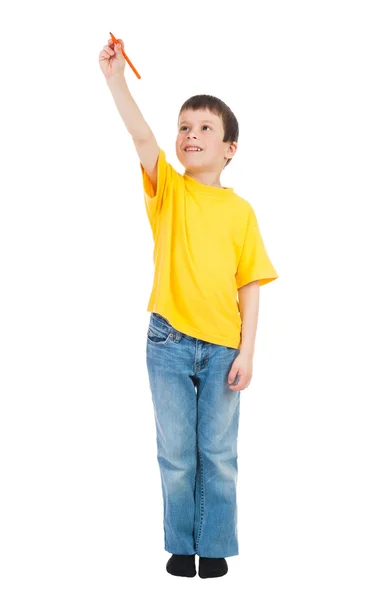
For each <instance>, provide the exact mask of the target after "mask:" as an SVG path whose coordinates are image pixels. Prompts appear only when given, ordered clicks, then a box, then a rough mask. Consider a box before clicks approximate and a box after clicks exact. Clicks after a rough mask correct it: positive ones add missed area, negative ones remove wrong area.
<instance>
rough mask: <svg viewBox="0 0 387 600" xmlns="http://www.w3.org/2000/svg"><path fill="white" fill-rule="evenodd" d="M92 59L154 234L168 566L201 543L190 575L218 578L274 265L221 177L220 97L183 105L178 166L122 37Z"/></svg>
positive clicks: (156, 369) (154, 380) (182, 570)
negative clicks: (138, 177)
mask: <svg viewBox="0 0 387 600" xmlns="http://www.w3.org/2000/svg"><path fill="white" fill-rule="evenodd" d="M119 42H120V43H121V45H122V47H123V42H122V40H119ZM99 60H100V66H101V69H102V71H103V73H104V75H105V77H106V80H107V83H108V86H109V89H110V91H111V93H112V95H113V98H114V100H115V102H116V105H117V108H118V110H119V112H120V114H121V116H122V119H123V121H124V123H125V125H126V127H127V129H128V131H129V133H130V134H131V135H132V138H133V142H134V145H135V147H136V150H137V153H138V156H139V159H140V167H141V173H142V178H143V188H144V196H145V208H146V212H147V216H148V219H149V223H150V226H151V229H152V235H153V240H154V244H155V245H154V262H155V273H154V280H153V288H152V292H151V296H150V299H149V303H148V307H147V310H148V312H150V313H151V315H150V322H149V328H148V332H147V348H146V359H147V368H148V373H149V381H150V387H151V392H152V401H153V405H154V412H155V422H156V431H157V451H158V452H157V458H158V463H159V467H160V474H161V481H162V493H163V505H164V546H165V550H167V551H168V552H170V553H172V556H171V557H170V558H169V560H168V562H167V571H168V573H170V574H172V575H179V576H183V577H193V576H194V575H196V568H195V554H198V556H199V576H200V577H201V578H207V577H220V576H222V575H225V574H226V573H227V571H228V565H227V562H226V558H225V557H226V556H235V555H237V554H238V553H239V550H238V539H237V504H236V484H237V471H238V467H237V436H238V425H239V407H240V392H241V390H243V389H245V388H246V387H247V386H248V385H249V383H250V380H251V377H252V362H253V353H254V343H255V333H256V327H257V319H258V305H259V288H260V285H264V284H266V283H269V282H270V281H273V280H274V279H277V277H278V275H277V273H276V271H275V269H274V267H273V265H272V263H271V261H270V259H269V257H268V255H267V252H266V250H265V247H264V245H263V241H262V238H261V235H260V231H259V227H258V222H257V219H256V217H255V214H254V210H253V208H252V207H251V205H250V204H249V203H248V202H247V201H246V200H244V199H243V198H241V197H240V196H238V195H237V194H236V193H235V192H234V190H233V189H232V188H225V187H222V185H221V183H220V174H221V172H222V170H223V169H224V167H225V166H227V165H228V164H229V162H230V161H231V160H232V158H233V157H234V156H235V152H236V149H237V141H238V133H239V132H238V123H237V120H236V118H235V116H234V114H233V113H232V111H231V110H230V109H229V107H228V106H227V105H226V104H224V102H222V101H221V100H219V99H218V98H215V97H213V96H207V95H203V96H193V97H192V98H190V99H189V100H187V101H186V102H185V103H184V104H183V106H182V108H181V110H180V113H179V124H178V134H177V138H176V153H177V157H178V159H179V161H180V162H181V163H182V165H183V166H184V167H185V173H184V175H180V174H179V173H178V172H177V171H176V170H175V169H174V168H173V167H172V166H171V165H170V164H169V163H168V162H167V160H166V156H165V153H164V151H163V150H162V149H160V148H159V146H158V144H157V142H156V139H155V137H154V135H153V133H152V131H151V129H150V128H149V126H148V124H147V123H146V121H145V120H144V117H143V116H142V114H141V112H140V110H139V108H138V106H137V105H136V103H135V102H134V100H133V98H132V96H131V94H130V92H129V90H128V87H127V85H126V81H125V78H124V68H125V60H124V58H123V55H122V50H121V48H119V47H118V46H117V45H115V44H114V43H113V41H112V40H109V41H108V45H106V46H104V49H103V50H102V52H101V53H100V57H99ZM237 296H238V299H239V302H238V300H237ZM238 379H239V381H238Z"/></svg>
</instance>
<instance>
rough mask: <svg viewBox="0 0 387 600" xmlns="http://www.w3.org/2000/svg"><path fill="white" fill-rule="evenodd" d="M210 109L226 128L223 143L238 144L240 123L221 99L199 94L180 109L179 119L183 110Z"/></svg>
mask: <svg viewBox="0 0 387 600" xmlns="http://www.w3.org/2000/svg"><path fill="white" fill-rule="evenodd" d="M201 109H208V110H209V111H211V112H212V113H213V114H215V115H217V116H218V117H220V118H221V119H222V121H223V128H224V137H223V142H237V141H238V137H239V125H238V121H237V120H236V117H235V115H234V113H233V112H232V110H231V109H230V108H229V107H228V106H227V104H225V103H224V102H223V101H222V100H220V99H219V98H216V97H215V96H210V95H208V94H199V95H197V96H191V98H188V100H186V101H185V102H184V104H183V106H182V107H181V109H180V112H179V117H180V115H181V113H182V112H183V110H201ZM231 160H232V159H231V158H229V159H228V160H227V162H226V164H225V165H224V166H225V167H227V165H228V164H229V163H230V162H231Z"/></svg>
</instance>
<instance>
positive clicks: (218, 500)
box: [146, 313, 240, 558]
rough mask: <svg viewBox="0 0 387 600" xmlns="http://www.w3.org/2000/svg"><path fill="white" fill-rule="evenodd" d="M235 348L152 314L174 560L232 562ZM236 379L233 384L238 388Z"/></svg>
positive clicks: (153, 368) (156, 402)
mask: <svg viewBox="0 0 387 600" xmlns="http://www.w3.org/2000/svg"><path fill="white" fill-rule="evenodd" d="M238 354H239V349H236V348H230V347H228V346H220V345H218V344H212V343H210V342H205V341H204V340H200V339H198V338H194V337H191V336H189V335H186V334H184V333H181V332H180V331H178V330H177V329H175V328H174V327H172V325H171V324H170V323H169V321H167V320H166V319H165V318H164V317H162V316H161V315H159V314H158V313H151V316H150V322H149V329H148V333H147V346H146V361H147V369H148V374H149V382H150V388H151V394H152V401H153V407H154V414H155V422H156V434H157V460H158V463H159V468H160V474H161V483H162V493H163V505H164V548H165V550H167V552H170V553H171V554H198V556H205V557H208V558H225V557H226V556H235V555H237V554H239V552H238V537H237V534H238V531H237V496H236V487H237V474H238V464H237V436H238V426H239V405H240V391H235V390H230V388H229V384H228V381H227V378H228V374H229V372H230V369H231V366H232V363H233V362H234V360H235V358H236V356H237V355H238ZM238 379H239V376H237V377H236V380H235V382H233V383H237V382H238Z"/></svg>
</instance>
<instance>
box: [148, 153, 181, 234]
mask: <svg viewBox="0 0 387 600" xmlns="http://www.w3.org/2000/svg"><path fill="white" fill-rule="evenodd" d="M140 167H141V173H142V183H143V190H144V200H145V208H146V213H147V215H148V220H149V223H150V225H151V228H152V231H153V233H155V229H156V224H157V220H158V217H159V215H160V214H161V211H162V210H163V205H164V202H165V199H166V197H167V192H168V191H169V192H170V190H168V189H167V188H168V187H170V186H171V183H172V181H173V178H174V172H175V170H174V168H173V167H172V165H170V164H169V163H168V162H167V159H166V156H165V152H164V150H162V149H161V148H160V152H159V156H158V159H157V189H156V190H154V189H153V186H152V182H151V180H150V178H149V176H148V173H147V172H146V171H145V169H144V167H143V165H142V163H141V162H140Z"/></svg>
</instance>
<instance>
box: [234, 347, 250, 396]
mask: <svg viewBox="0 0 387 600" xmlns="http://www.w3.org/2000/svg"><path fill="white" fill-rule="evenodd" d="M237 375H238V377H239V381H238V383H235V384H234V385H229V388H230V390H234V391H235V392H237V391H239V390H244V389H245V388H247V387H248V385H249V383H250V381H251V378H252V376H253V357H252V356H251V355H249V354H243V353H241V352H240V353H239V354H238V356H237V357H236V359H235V360H234V362H233V363H232V367H231V371H230V372H229V374H228V383H229V384H233V382H234V381H235V378H236V376H237Z"/></svg>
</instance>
